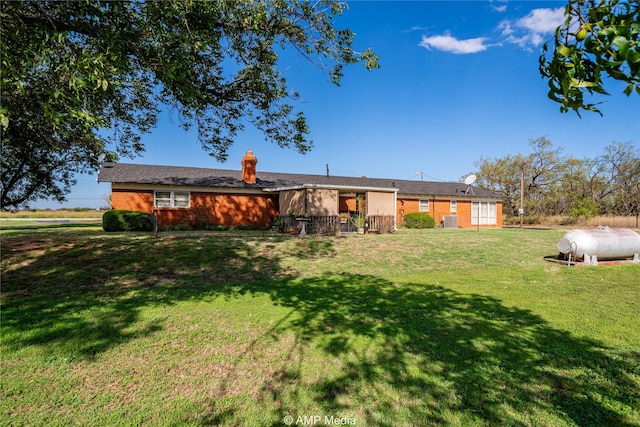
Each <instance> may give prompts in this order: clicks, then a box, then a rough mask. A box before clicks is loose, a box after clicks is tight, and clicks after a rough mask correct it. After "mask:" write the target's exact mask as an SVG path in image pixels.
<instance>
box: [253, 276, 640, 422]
mask: <svg viewBox="0 0 640 427" xmlns="http://www.w3.org/2000/svg"><path fill="white" fill-rule="evenodd" d="M268 289H269V291H267V292H269V293H270V296H271V298H272V300H273V301H274V302H275V303H276V304H281V305H283V306H285V307H289V308H291V309H292V310H295V312H296V313H297V314H298V317H296V318H295V320H292V321H291V322H286V323H284V324H282V325H281V326H280V332H281V333H285V332H292V331H293V332H294V333H295V334H296V337H297V339H296V345H297V346H299V348H298V350H297V351H298V352H299V357H301V356H302V355H303V354H304V353H305V351H308V349H306V350H305V348H304V347H307V346H308V345H313V346H315V347H317V348H320V349H321V350H322V351H323V352H324V353H325V355H326V357H327V358H328V359H329V360H333V363H335V364H336V365H337V366H340V374H339V375H336V376H333V377H332V378H322V379H319V380H317V381H315V382H312V383H310V384H306V385H305V387H308V388H309V389H311V390H312V394H313V396H314V400H315V401H316V402H317V403H318V404H319V405H321V407H322V408H323V410H324V413H325V414H342V415H351V416H356V415H357V417H358V418H359V419H360V420H361V421H362V420H363V419H364V421H366V424H367V425H381V426H392V425H398V424H405V423H413V424H414V425H443V424H450V423H454V424H457V423H459V424H462V425H466V424H474V423H476V424H477V423H480V424H488V425H532V424H546V425H548V424H549V423H554V422H557V421H558V420H562V421H563V422H565V423H567V424H574V425H616V426H630V425H637V424H635V422H637V421H638V419H639V418H638V411H637V408H638V407H640V405H639V404H640V395H639V393H638V388H637V387H638V383H637V379H638V375H640V353H637V352H632V353H626V354H615V352H612V351H611V349H609V348H606V347H604V346H603V345H602V344H600V343H599V342H597V341H595V340H590V339H584V338H578V337H575V336H572V335H571V334H569V333H567V332H565V331H561V330H557V329H554V328H553V327H551V326H550V325H549V324H548V323H547V322H546V321H544V320H543V319H541V318H540V317H538V316H536V315H534V314H532V313H531V312H529V311H526V310H522V309H518V308H514V307H507V306H504V305H503V304H502V303H501V302H500V301H499V300H497V299H495V298H491V297H487V296H482V295H468V294H461V293H457V292H455V291H452V290H451V289H447V288H445V287H442V286H436V285H434V286H425V285H423V284H412V283H402V284H397V283H391V282H388V281H386V280H384V279H381V278H378V277H374V276H367V275H352V274H340V275H327V276H322V277H317V278H296V279H291V280H290V279H287V280H285V281H280V282H276V283H272V284H271V285H270V286H268ZM246 290H248V291H250V292H265V291H264V289H263V288H262V287H261V289H252V288H251V287H249V288H248V289H245V291H246ZM311 343H312V344H311ZM291 369H292V367H291V366H288V367H287V368H286V370H287V372H288V373H287V375H288V376H289V377H296V378H298V377H300V378H301V377H303V376H304V372H303V371H302V370H301V371H300V372H294V373H292V372H291ZM300 369H301V368H300ZM294 371H295V368H294ZM633 376H635V380H634V379H633V378H632V377H633ZM276 389H277V390H279V393H274V391H273V387H271V388H270V389H269V391H268V393H269V395H270V396H273V399H274V400H275V401H277V402H280V405H281V406H280V409H279V416H284V415H287V414H297V413H299V409H298V408H297V406H298V405H299V402H298V400H297V398H296V396H297V395H299V394H300V391H299V390H297V388H296V387H291V386H286V383H283V384H281V387H280V388H276ZM265 392H266V391H265ZM283 402H289V406H287V404H286V403H283ZM634 407H635V408H636V409H633V408H634ZM354 408H360V409H359V410H358V412H357V413H354ZM633 420H635V421H633Z"/></svg>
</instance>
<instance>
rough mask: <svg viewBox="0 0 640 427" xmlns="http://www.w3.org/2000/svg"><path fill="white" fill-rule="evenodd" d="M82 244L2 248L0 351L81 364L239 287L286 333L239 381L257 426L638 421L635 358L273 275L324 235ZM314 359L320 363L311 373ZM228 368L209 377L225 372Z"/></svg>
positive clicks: (470, 300)
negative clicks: (335, 420)
mask: <svg viewBox="0 0 640 427" xmlns="http://www.w3.org/2000/svg"><path fill="white" fill-rule="evenodd" d="M94 237H95V238H87V237H86V236H80V235H79V234H78V235H76V236H75V237H73V236H65V237H64V238H58V237H56V236H55V235H43V236H37V237H35V238H33V239H31V240H26V239H25V240H22V239H20V238H19V237H17V238H12V239H5V240H3V269H2V335H3V340H2V341H3V342H2V344H3V348H4V349H9V350H11V351H15V352H19V351H21V349H25V348H28V349H36V351H41V352H46V353H47V354H48V355H49V358H50V360H51V361H53V362H55V361H59V360H65V361H68V360H92V359H93V358H95V356H96V355H98V354H100V353H103V352H105V351H107V350H109V349H111V348H114V347H116V346H118V345H121V344H122V343H126V342H128V341H131V340H134V339H136V338H138V337H143V336H148V335H153V334H154V333H156V332H157V331H159V330H161V329H162V328H163V323H162V320H154V321H147V322H144V321H141V312H142V310H143V309H144V308H145V307H150V306H154V305H172V304H175V303H177V302H179V301H186V300H204V299H206V298H209V297H212V296H222V297H224V298H228V299H235V298H240V297H242V296H245V295H251V294H254V295H256V296H261V297H263V296H268V298H269V299H270V301H271V303H272V304H274V305H277V306H281V307H283V308H285V309H287V310H285V311H286V312H287V313H289V314H288V315H287V316H286V317H283V318H282V319H280V320H279V321H276V322H275V323H274V324H273V326H272V327H270V328H269V329H268V331H267V332H266V335H267V336H269V337H283V336H293V338H292V339H291V340H289V341H285V343H286V344H287V345H288V347H287V348H284V349H282V350H281V352H280V353H278V355H279V357H282V360H281V361H280V362H273V363H274V365H273V366H271V365H270V366H269V367H270V368H273V370H274V371H273V372H272V373H271V374H270V375H269V376H266V377H265V379H264V380H263V381H262V382H261V383H257V384H255V386H256V389H257V391H256V396H255V398H254V399H255V400H254V403H255V404H256V405H258V406H261V407H262V406H263V405H264V407H265V408H269V409H268V411H269V413H268V414H267V415H266V416H265V417H266V418H268V419H271V420H273V425H281V420H283V418H284V416H286V415H296V414H298V415H303V414H302V413H300V411H302V410H304V408H307V407H314V408H317V407H320V408H322V410H323V411H324V413H325V414H336V415H345V416H354V417H357V419H358V423H360V421H362V422H364V423H366V424H368V425H380V426H392V425H402V424H404V425H407V424H414V425H442V424H461V425H466V424H486V425H541V424H542V425H549V424H553V423H555V422H557V421H561V422H564V423H565V424H573V425H616V426H628V425H634V423H635V424H636V425H637V424H638V421H639V420H640V415H639V413H638V409H637V408H638V407H640V394H639V392H638V378H639V377H640V353H638V352H627V353H620V352H617V351H616V350H614V349H610V348H607V347H605V346H604V345H602V344H601V343H599V342H598V341H596V340H592V339H586V338H579V337H575V336H572V335H571V334H569V333H567V332H566V331H562V330H559V329H556V328H554V327H552V326H551V325H550V324H549V323H548V322H546V321H545V320H544V319H542V318H540V317H539V316H537V315H535V314H533V313H531V312H529V311H526V310H522V309H519V308H516V307H509V306H506V305H504V304H503V303H501V301H499V300H498V299H495V298H492V297H488V296H482V295H473V294H463V293H459V292H456V291H453V290H451V289H449V288H447V287H446V286H439V285H435V284H433V285H425V284H418V283H403V282H401V283H394V282H390V281H388V280H385V279H383V278H380V277H376V276H373V275H356V274H335V273H332V272H326V273H325V274H319V275H318V276H313V277H309V276H299V275H298V274H297V273H296V271H294V270H288V269H287V268H285V267H284V265H285V264H286V263H284V262H283V259H284V258H290V257H293V258H301V259H302V258H307V257H332V256H334V248H333V245H332V243H331V242H332V240H331V239H326V240H323V239H318V240H313V239H309V240H297V239H291V238H285V240H286V242H287V243H288V244H287V245H281V244H280V243H281V242H284V241H285V240H282V241H280V240H279V239H278V238H269V239H263V240H262V241H261V245H262V246H260V248H258V247H257V245H256V244H255V243H256V240H255V239H256V238H251V239H247V238H243V237H241V236H238V235H219V234H215V233H196V234H189V233H177V234H165V235H163V236H162V237H161V238H160V239H152V238H150V237H149V235H148V234H136V233H131V234H127V235H126V236H125V237H123V236H122V235H108V236H104V235H100V236H99V237H98V236H94ZM34 245H35V246H36V247H34ZM260 339H265V336H262V337H257V338H256V340H260ZM246 348H247V350H246V351H248V352H251V351H254V348H262V347H259V346H255V347H254V346H253V345H249V346H247V347H246ZM279 351H280V350H279ZM244 356H245V355H243V354H238V355H237V359H236V361H237V362H236V363H239V361H240V360H242V358H243V357H244ZM314 363H323V364H332V365H333V366H332V369H330V370H327V372H328V374H327V375H322V374H317V375H315V376H314V375H310V372H311V371H313V369H312V368H311V367H310V366H309V365H310V364H314ZM228 375H229V377H228V378H225V381H222V384H224V383H228V384H231V383H233V382H234V380H235V379H236V378H234V377H233V376H234V375H239V374H237V373H236V372H235V371H234V370H233V369H230V370H229V374H228ZM222 392H224V390H222ZM209 403H210V405H209V406H210V408H211V410H210V411H208V412H206V413H204V414H202V415H201V417H200V418H199V420H198V422H199V423H200V424H202V425H207V424H212V423H213V424H218V423H220V424H223V423H224V424H228V425H238V424H241V422H240V421H239V420H241V418H238V417H240V416H241V415H238V412H241V411H242V408H231V407H228V406H227V407H220V406H216V402H215V401H211V402H209ZM216 408H220V409H219V410H218V409H216Z"/></svg>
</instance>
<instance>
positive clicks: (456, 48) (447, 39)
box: [420, 34, 487, 54]
mask: <svg viewBox="0 0 640 427" xmlns="http://www.w3.org/2000/svg"><path fill="white" fill-rule="evenodd" d="M485 40H486V38H485V37H477V38H473V39H466V40H458V39H456V38H455V37H452V36H450V35H448V34H447V35H443V36H431V37H427V36H422V41H421V42H420V46H422V47H424V48H427V49H437V50H442V51H444V52H450V53H457V54H466V53H477V52H482V51H483V50H487V45H486V44H485V43H484V42H485Z"/></svg>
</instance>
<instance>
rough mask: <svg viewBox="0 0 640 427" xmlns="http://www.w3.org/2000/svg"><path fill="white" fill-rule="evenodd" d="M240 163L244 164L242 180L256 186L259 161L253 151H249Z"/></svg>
mask: <svg viewBox="0 0 640 427" xmlns="http://www.w3.org/2000/svg"><path fill="white" fill-rule="evenodd" d="M240 163H241V164H242V180H243V181H244V182H245V183H247V184H255V183H256V164H257V163H258V159H256V156H254V155H253V151H252V150H247V153H246V154H245V155H244V157H243V158H242V161H241V162H240Z"/></svg>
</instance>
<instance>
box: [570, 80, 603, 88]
mask: <svg viewBox="0 0 640 427" xmlns="http://www.w3.org/2000/svg"><path fill="white" fill-rule="evenodd" d="M596 86H598V83H595V82H588V81H585V80H578V79H576V78H572V79H571V87H596Z"/></svg>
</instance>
